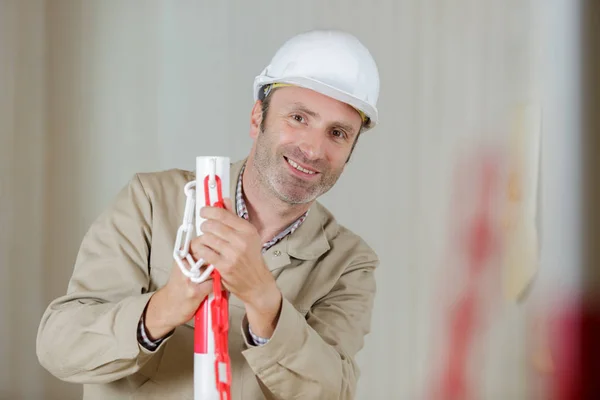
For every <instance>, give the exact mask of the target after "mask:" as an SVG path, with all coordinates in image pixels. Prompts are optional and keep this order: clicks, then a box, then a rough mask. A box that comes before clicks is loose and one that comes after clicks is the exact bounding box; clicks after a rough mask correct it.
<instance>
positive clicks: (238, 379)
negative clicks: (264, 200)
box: [37, 161, 379, 400]
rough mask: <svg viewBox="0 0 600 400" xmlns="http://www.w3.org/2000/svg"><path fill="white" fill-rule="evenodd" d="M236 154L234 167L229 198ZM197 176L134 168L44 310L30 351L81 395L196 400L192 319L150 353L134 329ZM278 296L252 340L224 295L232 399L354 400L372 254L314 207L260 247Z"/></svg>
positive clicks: (239, 308)
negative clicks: (270, 328)
mask: <svg viewBox="0 0 600 400" xmlns="http://www.w3.org/2000/svg"><path fill="white" fill-rule="evenodd" d="M241 166H242V161H240V162H238V163H236V164H234V165H233V166H232V168H231V174H232V179H231V182H232V183H231V184H232V188H231V189H232V190H231V193H235V190H234V187H233V185H235V183H236V182H237V180H236V179H235V178H236V177H237V176H238V174H239V172H240V169H241ZM193 178H194V176H193V173H191V172H187V171H181V170H169V171H164V172H159V173H145V174H137V175H136V176H135V177H134V178H133V179H132V180H131V181H130V183H129V185H128V186H127V187H126V188H124V189H123V190H122V191H121V193H120V194H119V195H118V197H117V198H116V200H115V202H114V203H113V205H112V206H111V207H110V208H109V209H108V210H106V211H105V212H104V213H103V214H102V215H101V216H100V217H99V218H98V219H97V220H96V221H95V222H94V224H93V225H92V226H91V228H90V230H89V231H88V233H87V234H86V236H85V238H84V240H83V243H82V245H81V249H80V251H79V255H78V258H77V261H76V265H75V269H74V272H73V275H72V277H71V280H70V282H69V287H68V293H67V295H65V296H63V297H60V298H58V299H56V300H55V301H53V302H52V303H51V304H50V305H49V307H48V308H47V310H46V312H45V313H44V315H43V317H42V321H41V324H40V328H39V332H38V340H37V354H38V357H39V360H40V362H41V364H42V365H43V366H44V367H45V368H46V369H47V370H48V371H50V372H51V373H52V374H53V375H55V376H56V377H58V378H60V379H62V380H65V381H69V382H77V383H82V384H84V399H90V400H92V399H94V400H95V399H98V400H100V399H102V400H105V399H130V398H133V399H171V398H172V399H191V398H192V397H193V380H192V373H193V322H190V323H189V324H186V325H184V326H181V327H179V328H177V329H176V330H175V332H174V333H173V335H172V336H170V337H169V338H167V339H166V340H165V341H164V342H163V343H162V344H161V345H160V346H159V348H158V349H157V350H156V351H154V352H149V351H147V350H145V349H144V348H143V347H142V346H140V345H139V343H138V342H137V337H136V329H137V324H138V321H139V319H140V316H141V314H142V312H143V310H144V307H145V306H146V304H147V302H148V300H149V298H150V297H151V295H152V293H153V292H154V291H156V290H157V288H160V287H161V286H162V285H164V284H165V283H166V281H167V279H168V277H169V273H170V269H171V268H172V267H173V265H174V262H173V259H172V248H173V245H174V239H175V235H176V232H177V228H178V226H179V224H180V223H181V219H182V214H183V209H184V204H185V195H184V192H183V186H184V185H185V184H186V183H187V182H188V181H190V180H192V179H193ZM264 257H265V260H266V263H267V265H268V267H269V269H270V270H271V271H272V273H273V274H274V276H275V277H276V280H277V284H278V286H279V288H280V289H281V291H282V293H283V295H284V300H283V305H282V310H281V315H280V319H279V321H278V325H277V327H276V330H275V332H274V334H273V336H272V337H271V340H270V341H269V343H267V344H266V345H264V346H261V347H255V346H252V345H250V344H249V341H248V337H247V336H246V334H245V332H247V321H246V320H245V315H244V307H243V304H242V302H241V301H240V300H239V299H237V298H235V296H232V297H231V301H230V333H229V346H230V355H231V362H232V398H233V399H261V398H268V399H296V398H297V399H339V398H341V399H350V398H353V397H354V393H355V389H356V382H357V379H358V376H359V371H358V368H357V366H356V363H355V358H354V357H355V355H356V354H357V352H358V351H359V350H360V349H361V348H362V346H363V339H364V336H365V335H366V334H367V333H368V332H369V327H370V320H371V310H372V307H373V298H374V294H375V279H374V270H375V268H376V266H377V265H378V263H379V261H378V258H377V256H376V254H375V253H374V252H373V251H372V250H371V249H370V248H369V247H368V246H367V245H366V243H365V242H364V241H363V240H362V239H361V238H359V237H358V236H356V235H355V234H353V233H352V232H350V231H348V230H347V229H345V228H344V227H342V226H340V225H339V224H337V223H336V222H335V220H334V218H333V216H332V215H331V214H330V213H329V212H328V211H327V210H326V209H325V208H324V207H323V206H322V205H320V204H318V203H315V205H314V206H313V207H312V210H311V212H310V213H309V214H308V217H307V219H306V220H305V221H304V223H303V224H302V225H301V226H300V227H299V228H298V230H296V231H295V232H294V233H293V234H292V235H290V236H288V237H286V238H285V239H284V240H282V241H281V242H279V243H277V244H276V245H275V246H273V247H272V248H271V249H269V250H268V251H267V252H266V253H265V254H264Z"/></svg>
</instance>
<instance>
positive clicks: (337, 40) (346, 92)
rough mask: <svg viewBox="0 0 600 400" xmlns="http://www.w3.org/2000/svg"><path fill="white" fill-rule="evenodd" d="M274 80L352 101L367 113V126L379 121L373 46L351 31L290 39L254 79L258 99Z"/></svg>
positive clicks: (314, 33) (315, 33)
mask: <svg viewBox="0 0 600 400" xmlns="http://www.w3.org/2000/svg"><path fill="white" fill-rule="evenodd" d="M274 83H279V84H290V85H295V86H300V87H304V88H307V89H311V90H314V91H316V92H319V93H321V94H324V95H326V96H329V97H332V98H334V99H336V100H339V101H341V102H344V103H346V104H349V105H350V106H352V107H354V108H355V109H357V110H358V111H359V112H360V113H361V114H362V115H363V119H364V120H365V125H364V126H365V129H370V128H372V127H374V126H375V125H376V124H377V122H378V116H377V98H378V97H379V71H378V70H377V65H376V64H375V60H374V59H373V57H372V56H371V54H370V53H369V50H367V48H366V47H365V46H363V44H362V43H361V42H360V41H359V40H358V39H357V38H356V37H354V36H352V35H351V34H349V33H346V32H341V31H331V30H327V31H324V30H316V31H311V32H307V33H302V34H300V35H297V36H294V37H293V38H291V39H289V40H288V41H287V42H285V43H284V45H283V46H281V48H280V49H279V50H278V51H277V53H276V54H275V56H274V57H273V59H272V60H271V63H270V64H269V65H268V66H267V67H266V68H265V69H264V70H263V71H262V72H261V73H260V75H258V76H257V77H256V78H255V79H254V100H258V99H261V100H262V98H263V96H264V92H263V90H264V89H263V88H264V87H265V85H269V84H274ZM267 87H268V86H267ZM365 116H366V118H364V117H365Z"/></svg>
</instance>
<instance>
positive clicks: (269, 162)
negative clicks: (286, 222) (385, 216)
mask: <svg viewBox="0 0 600 400" xmlns="http://www.w3.org/2000/svg"><path fill="white" fill-rule="evenodd" d="M271 96H272V98H271V102H270V106H269V109H268V112H267V116H266V120H265V121H264V123H263V126H264V130H261V129H260V124H257V123H256V122H257V119H256V118H255V116H256V113H257V112H258V113H260V108H261V107H260V103H258V102H257V103H256V104H255V108H254V110H253V125H252V131H251V136H252V137H254V138H255V139H256V141H255V144H254V149H253V151H254V164H255V166H256V170H257V173H258V176H259V179H260V181H261V183H263V184H264V186H266V188H267V189H268V190H270V191H271V192H272V193H273V194H275V195H276V196H277V197H278V198H279V199H280V200H282V201H284V202H286V203H289V204H304V203H309V202H311V201H313V200H315V199H316V198H317V197H318V196H320V195H322V194H323V193H325V192H327V191H328V190H329V189H331V187H332V186H333V185H334V184H335V182H337V180H338V178H339V177H340V175H341V174H342V171H343V170H344V166H345V165H346V160H347V159H348V157H349V155H350V152H351V149H352V144H353V143H354V141H355V140H356V138H357V135H358V133H359V131H360V127H361V122H362V121H361V118H360V115H359V114H358V112H357V111H356V110H354V109H353V108H352V107H350V106H349V105H347V104H344V103H342V102H339V101H337V100H334V99H332V98H330V97H327V96H324V95H322V94H320V93H317V92H314V91H312V90H309V89H304V88H299V87H293V86H292V87H282V88H279V89H277V90H276V91H275V92H274V93H272V94H271Z"/></svg>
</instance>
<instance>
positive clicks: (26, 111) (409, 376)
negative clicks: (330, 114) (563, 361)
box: [0, 0, 583, 400]
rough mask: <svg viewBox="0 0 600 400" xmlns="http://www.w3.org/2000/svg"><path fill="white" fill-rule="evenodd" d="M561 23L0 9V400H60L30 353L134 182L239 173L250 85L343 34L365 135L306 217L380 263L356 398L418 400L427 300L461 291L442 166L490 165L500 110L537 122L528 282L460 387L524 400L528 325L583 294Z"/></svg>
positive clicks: (531, 0)
mask: <svg viewBox="0 0 600 400" xmlns="http://www.w3.org/2000/svg"><path fill="white" fill-rule="evenodd" d="M580 11H581V10H580V7H579V5H578V3H577V2H574V1H568V0H547V1H541V0H526V1H523V0H508V1H502V2H500V1H496V0H458V1H453V2H448V1H442V0H378V1H371V2H365V1H356V0H347V1H342V0H337V1H331V2H322V1H317V0H314V1H304V2H301V3H299V2H288V1H283V2H282V1H275V0H260V1H255V2H247V1H242V0H227V1H219V2H204V1H191V0H182V1H176V2H175V1H158V0H156V1H151V0H148V1H128V2H124V1H117V0H104V1H100V0H96V1H91V0H90V1H83V0H45V1H44V0H0V167H1V169H0V232H1V233H0V235H1V236H0V239H1V240H0V262H1V269H0V398H1V399H27V400H29V399H61V400H63V399H77V398H80V396H81V390H80V388H79V387H78V386H76V385H70V384H67V383H63V382H60V381H58V380H56V379H55V378H53V377H52V376H50V375H49V374H48V373H47V372H45V371H44V370H43V369H42V368H41V367H40V366H39V364H38V362H37V359H36V356H35V336H36V333H37V327H38V323H39V319H40V317H41V315H42V312H43V310H44V309H45V307H46V306H47V304H48V303H49V302H50V300H51V299H53V298H55V297H57V296H59V295H61V294H63V293H64V292H65V290H66V285H67V282H68V279H69V277H70V274H71V271H72V266H73V263H74V258H75V255H76V253H77V250H78V247H79V243H80V241H81V239H82V236H83V234H84V233H85V231H86V230H87V228H88V227H89V225H90V223H91V222H92V221H93V220H94V219H95V217H96V216H97V215H98V214H99V213H100V212H101V210H102V209H103V208H104V207H105V206H106V205H107V204H108V202H109V201H110V200H111V199H112V198H113V197H114V196H115V194H116V192H117V191H118V190H119V189H120V188H121V187H122V185H124V184H125V183H126V181H127V180H128V179H129V178H130V177H131V176H132V174H133V173H135V172H138V171H152V170H160V169H166V168H172V167H179V168H188V169H192V168H194V159H195V157H196V156H197V155H228V156H230V157H231V158H233V159H238V158H242V157H244V156H245V155H246V154H247V152H248V150H249V148H250V145H251V141H250V138H249V137H248V126H249V116H250V110H251V107H252V103H253V101H252V92H251V88H252V82H253V79H254V76H255V75H257V74H258V73H259V72H260V71H261V70H262V68H263V67H264V66H265V65H266V64H267V63H268V62H269V60H270V57H271V56H272V55H273V54H274V52H275V50H276V49H277V48H278V47H279V46H280V45H281V44H282V43H283V41H285V40H286V39H287V38H288V37H290V36H292V35H294V34H296V33H299V32H302V31H305V30H308V29H313V28H340V29H344V30H348V31H350V32H352V33H354V34H355V35H357V36H358V37H359V39H360V40H361V41H362V42H363V43H364V44H365V45H366V46H367V47H368V48H369V49H370V50H371V52H372V54H373V56H374V57H375V59H376V61H377V62H378V65H379V68H380V74H381V82H382V84H381V95H380V101H379V107H380V115H381V117H380V120H381V124H380V125H379V126H378V127H377V128H376V129H375V130H374V131H373V132H371V133H369V134H368V135H365V136H364V137H363V138H361V140H360V142H359V144H358V147H357V150H356V152H355V155H354V156H353V159H352V161H351V162H350V164H349V165H348V167H347V170H346V172H345V174H344V175H343V177H342V178H341V180H340V181H339V183H338V185H337V186H336V187H335V188H334V189H333V190H332V191H331V192H330V193H328V194H327V195H325V197H324V198H323V199H322V201H323V203H324V204H325V205H326V206H328V207H330V208H331V209H332V210H333V211H334V212H335V213H336V216H337V217H338V218H339V220H340V221H341V222H342V223H343V224H345V225H346V226H348V227H349V228H351V229H353V230H355V231H356V232H358V233H359V234H361V235H362V236H363V237H364V238H365V240H367V242H368V243H370V244H371V245H372V246H373V247H374V248H375V250H376V251H377V252H378V253H379V255H380V258H381V268H380V269H379V271H378V279H379V287H378V296H377V301H376V306H375V311H374V319H373V327H372V333H371V334H370V335H369V336H368V338H367V342H366V346H365V348H364V350H363V351H362V352H361V353H360V355H359V364H360V366H361V368H362V378H361V380H360V383H359V392H358V393H359V394H358V398H360V399H380V398H381V399H383V398H386V399H391V398H394V399H419V398H424V397H425V396H426V394H427V390H428V388H429V387H430V386H431V383H432V382H433V377H434V376H435V371H436V368H437V367H436V365H437V364H436V360H438V359H439V357H438V351H439V349H440V348H441V347H443V346H444V342H443V340H442V337H443V332H444V331H443V329H442V330H439V328H440V326H441V325H436V324H439V322H436V320H437V319H438V317H440V315H444V313H445V312H446V311H447V310H448V308H447V306H448V304H444V303H443V302H440V299H439V297H440V296H439V293H440V291H443V290H444V289H448V287H447V286H452V285H455V284H456V285H458V284H459V283H460V282H458V283H457V282H455V281H453V280H451V279H447V278H448V276H449V272H450V274H451V273H452V270H451V268H453V266H452V265H450V264H452V262H449V260H450V259H451V257H449V254H452V253H453V252H454V251H456V249H453V247H452V246H453V243H454V242H453V241H452V240H451V239H452V236H451V231H452V226H451V221H452V214H453V212H454V211H455V209H454V208H453V206H452V205H453V204H454V202H455V200H456V198H454V197H453V193H454V192H455V191H456V187H454V186H453V185H455V183H456V181H455V180H454V177H455V174H456V166H457V165H458V164H460V163H461V162H462V161H461V157H463V155H464V154H469V153H470V152H476V151H477V148H478V147H479V146H480V145H482V144H484V145H488V146H489V145H491V146H492V148H494V149H497V150H498V151H499V153H500V154H504V153H503V151H504V150H505V149H506V148H508V147H507V146H508V142H509V139H508V138H509V137H510V133H511V129H514V124H513V121H514V120H515V118H516V117H517V115H518V110H519V109H521V107H522V106H523V105H526V106H534V107H537V108H539V110H541V121H540V122H541V126H542V130H541V131H542V135H541V136H542V140H541V151H540V154H539V155H540V157H541V161H540V172H539V178H540V180H539V193H538V194H536V196H538V200H537V201H538V206H539V208H537V209H536V212H537V214H536V224H537V225H536V226H537V229H538V231H539V238H538V239H539V242H540V245H539V248H540V249H541V250H540V269H539V271H538V274H537V275H536V278H535V282H534V285H533V287H532V289H531V290H530V291H528V292H527V296H526V297H525V298H524V299H521V301H519V302H515V301H508V300H506V299H504V298H503V297H502V296H501V295H499V294H498V295H497V296H496V294H493V295H490V299H491V300H490V301H491V303H492V304H493V307H491V308H490V310H493V312H492V311H490V314H489V315H488V322H487V323H486V326H487V328H486V331H485V332H486V333H485V334H482V336H481V337H480V338H479V341H478V343H477V348H478V353H477V354H478V355H477V356H476V359H477V360H478V361H477V363H476V365H477V366H478V367H477V370H476V371H474V373H475V374H476V375H475V376H476V377H477V382H476V383H477V385H476V386H477V388H478V391H479V393H480V395H481V397H480V398H485V399H525V398H531V397H530V394H529V393H530V390H531V386H532V384H531V380H530V379H529V377H530V371H529V370H530V368H531V362H532V361H531V356H530V351H529V347H528V340H529V337H528V332H529V331H528V329H529V328H528V327H529V315H530V314H529V312H530V310H531V309H533V308H534V304H539V302H537V303H536V301H535V299H536V298H538V299H543V298H545V296H546V295H547V293H550V292H553V293H558V292H568V291H572V290H577V288H578V287H579V282H580V279H581V274H582V272H581V268H578V267H577V266H579V265H581V262H582V255H581V209H580V204H581V195H580V194H581V192H582V191H581V185H582V182H581V179H582V176H583V175H582V173H581V164H580V152H581V150H582V146H583V144H582V140H583V139H582V137H583V136H581V135H580V131H581V129H580V128H581V126H582V125H581V121H580V113H579V111H580V108H581V100H580V91H581V87H580V86H579V73H580V63H579V61H580V53H579V52H580V50H579V41H580V39H579V34H580V31H579V16H580ZM463 161H464V160H463ZM473 168H477V166H474V167H473ZM473 185H476V183H473ZM364 187H368V188H369V189H370V191H364V190H362V188H364ZM359 189H360V190H359ZM174 206H178V205H174ZM449 269H450V270H449ZM496 283H497V284H496V285H494V284H493V283H492V286H491V287H492V288H494V290H496V291H497V292H498V293H499V292H500V291H501V289H500V285H501V283H500V281H497V282H496ZM494 290H492V292H494ZM494 293H495V292H494Z"/></svg>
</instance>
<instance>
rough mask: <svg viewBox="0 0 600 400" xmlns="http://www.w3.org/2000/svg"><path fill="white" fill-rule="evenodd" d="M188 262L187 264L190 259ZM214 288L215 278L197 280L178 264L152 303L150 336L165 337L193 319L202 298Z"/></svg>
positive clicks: (148, 313) (148, 311)
mask: <svg viewBox="0 0 600 400" xmlns="http://www.w3.org/2000/svg"><path fill="white" fill-rule="evenodd" d="M184 263H186V266H187V262H186V261H184ZM212 287H213V282H212V279H207V280H206V281H204V282H202V283H193V282H192V281H190V280H189V278H187V277H186V276H185V275H183V273H182V272H181V270H180V269H179V266H178V265H177V264H175V263H174V264H173V267H172V268H171V276H170V277H169V281H168V282H167V284H166V285H165V286H163V287H162V288H160V289H159V290H157V291H156V293H154V295H152V297H151V298H150V301H149V302H148V307H147V309H146V317H145V318H144V324H145V326H146V333H147V334H149V335H150V339H151V340H158V339H160V338H163V337H165V336H166V335H167V334H168V333H169V332H171V331H172V330H173V329H175V328H176V327H178V326H180V325H183V324H184V323H186V322H188V321H189V320H190V319H192V318H193V316H194V314H195V313H196V310H197V309H198V307H199V306H200V303H201V302H202V300H204V298H205V297H206V296H207V295H208V294H209V293H210V292H212Z"/></svg>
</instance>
